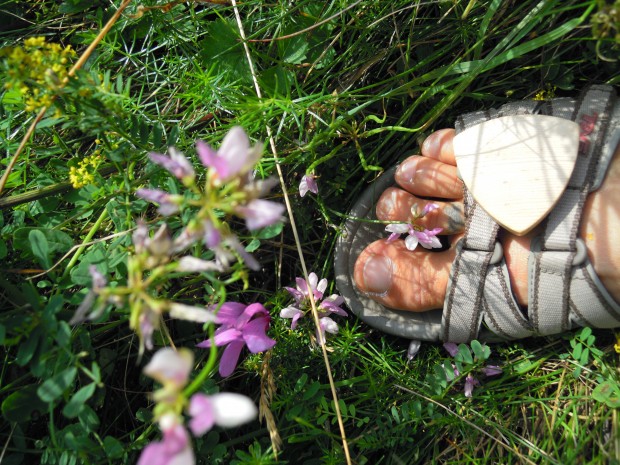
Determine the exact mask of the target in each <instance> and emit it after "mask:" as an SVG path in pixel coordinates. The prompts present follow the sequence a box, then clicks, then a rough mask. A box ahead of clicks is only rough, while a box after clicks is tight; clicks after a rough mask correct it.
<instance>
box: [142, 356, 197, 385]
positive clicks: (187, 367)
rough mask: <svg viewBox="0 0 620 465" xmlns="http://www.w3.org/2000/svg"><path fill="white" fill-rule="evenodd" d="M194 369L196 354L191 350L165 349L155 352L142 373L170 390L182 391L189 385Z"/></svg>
mask: <svg viewBox="0 0 620 465" xmlns="http://www.w3.org/2000/svg"><path fill="white" fill-rule="evenodd" d="M193 367H194V354H193V353H192V352H191V351H190V350H188V349H185V348H181V349H179V350H178V351H177V350H174V349H171V348H170V347H165V348H163V349H159V350H158V351H157V352H155V355H153V358H151V361H150V362H149V363H148V364H147V365H146V366H145V367H144V369H143V370H142V371H143V373H144V374H145V375H147V376H148V377H150V378H153V379H154V380H155V381H158V382H159V383H161V384H162V385H164V386H165V387H167V388H168V389H171V390H180V389H182V388H183V387H184V386H185V385H186V384H187V381H188V379H189V374H190V373H191V371H192V368H193Z"/></svg>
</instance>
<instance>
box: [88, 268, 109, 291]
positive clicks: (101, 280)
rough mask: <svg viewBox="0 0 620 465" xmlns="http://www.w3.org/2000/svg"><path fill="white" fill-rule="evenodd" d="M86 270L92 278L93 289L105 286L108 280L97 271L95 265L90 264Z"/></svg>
mask: <svg viewBox="0 0 620 465" xmlns="http://www.w3.org/2000/svg"><path fill="white" fill-rule="evenodd" d="M88 272H89V273H90V277H91V278H92V280H93V291H97V290H99V289H101V288H102V287H106V285H107V284H108V281H107V280H106V279H105V276H103V274H101V273H100V272H99V270H98V269H97V267H96V266H95V265H90V266H89V267H88Z"/></svg>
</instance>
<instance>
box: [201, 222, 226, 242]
mask: <svg viewBox="0 0 620 465" xmlns="http://www.w3.org/2000/svg"><path fill="white" fill-rule="evenodd" d="M202 227H203V229H204V235H203V240H204V242H205V245H206V246H207V247H208V248H210V249H213V248H214V247H217V246H218V245H220V242H222V234H221V233H220V231H219V229H217V228H216V227H215V226H213V223H211V221H209V220H205V221H203V222H202Z"/></svg>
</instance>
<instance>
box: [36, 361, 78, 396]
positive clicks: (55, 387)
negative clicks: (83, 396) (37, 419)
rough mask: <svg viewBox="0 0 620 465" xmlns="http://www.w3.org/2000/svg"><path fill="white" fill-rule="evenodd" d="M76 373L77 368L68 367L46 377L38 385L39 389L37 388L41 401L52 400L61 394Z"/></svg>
mask: <svg viewBox="0 0 620 465" xmlns="http://www.w3.org/2000/svg"><path fill="white" fill-rule="evenodd" d="M76 374H77V369H76V368H75V367H70V368H67V369H65V370H63V371H61V372H60V373H58V374H57V375H56V376H53V377H52V378H50V379H48V380H47V381H45V382H44V383H43V384H42V385H41V386H39V389H37V394H38V395H39V398H40V399H41V400H42V401H43V402H54V401H55V400H56V399H58V398H59V397H60V396H62V394H63V393H64V392H65V389H67V388H68V387H69V386H70V385H71V384H72V383H73V380H75V376H76Z"/></svg>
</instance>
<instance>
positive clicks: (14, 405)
mask: <svg viewBox="0 0 620 465" xmlns="http://www.w3.org/2000/svg"><path fill="white" fill-rule="evenodd" d="M46 407H47V406H46V404H44V403H43V402H41V401H40V400H39V397H38V396H37V387H36V386H35V385H30V386H26V387H22V388H20V389H19V391H15V392H14V393H12V394H10V395H9V396H8V397H7V398H6V399H4V401H3V402H2V415H3V416H4V418H6V419H7V420H8V421H11V422H27V421H30V420H31V418H32V414H33V413H34V412H41V411H45V409H46Z"/></svg>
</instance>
